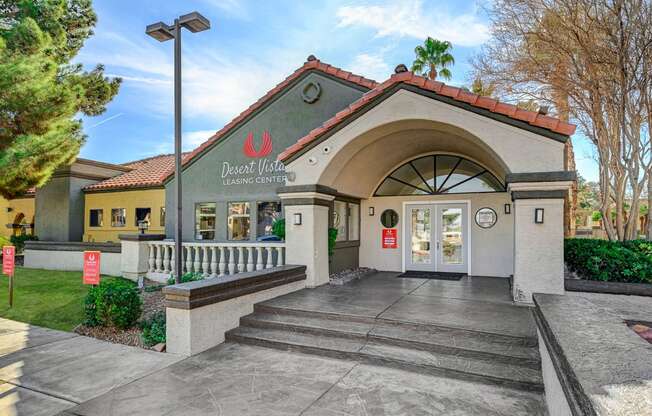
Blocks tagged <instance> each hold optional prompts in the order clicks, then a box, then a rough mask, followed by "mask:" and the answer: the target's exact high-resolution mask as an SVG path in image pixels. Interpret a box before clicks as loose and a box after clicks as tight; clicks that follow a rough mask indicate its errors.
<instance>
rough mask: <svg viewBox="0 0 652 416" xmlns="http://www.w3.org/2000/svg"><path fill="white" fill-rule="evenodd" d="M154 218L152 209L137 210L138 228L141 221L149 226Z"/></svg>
mask: <svg viewBox="0 0 652 416" xmlns="http://www.w3.org/2000/svg"><path fill="white" fill-rule="evenodd" d="M151 217H152V209H151V208H136V224H135V225H136V226H138V224H140V222H141V221H143V222H146V223H147V224H148V226H149V223H150V218H151Z"/></svg>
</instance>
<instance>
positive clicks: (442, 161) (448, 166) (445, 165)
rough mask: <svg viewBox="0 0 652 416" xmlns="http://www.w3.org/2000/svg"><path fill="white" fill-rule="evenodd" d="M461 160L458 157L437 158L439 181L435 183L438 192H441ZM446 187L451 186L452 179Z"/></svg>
mask: <svg viewBox="0 0 652 416" xmlns="http://www.w3.org/2000/svg"><path fill="white" fill-rule="evenodd" d="M459 160H460V158H459V157H456V156H437V165H436V166H437V180H436V181H435V182H436V185H437V190H440V189H439V188H441V186H442V184H443V183H444V181H446V178H447V177H448V175H449V174H450V173H451V171H452V170H453V168H454V167H455V165H457V162H458V161H459ZM445 186H446V187H448V186H450V179H449V180H448V181H446V184H445Z"/></svg>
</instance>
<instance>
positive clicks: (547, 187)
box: [507, 181, 573, 191]
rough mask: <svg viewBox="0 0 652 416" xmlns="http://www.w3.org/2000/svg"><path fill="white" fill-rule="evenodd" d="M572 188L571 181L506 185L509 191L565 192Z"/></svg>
mask: <svg viewBox="0 0 652 416" xmlns="http://www.w3.org/2000/svg"><path fill="white" fill-rule="evenodd" d="M572 186H573V182H572V181H563V182H513V183H510V184H509V185H507V190H509V191H559V190H562V191H566V190H568V189H571V187H572Z"/></svg>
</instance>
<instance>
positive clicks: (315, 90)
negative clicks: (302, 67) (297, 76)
mask: <svg viewBox="0 0 652 416" xmlns="http://www.w3.org/2000/svg"><path fill="white" fill-rule="evenodd" d="M319 97H321V85H319V83H318V82H312V81H310V82H307V83H306V84H305V85H304V86H303V88H302V89H301V98H302V99H303V101H304V102H306V103H308V104H312V103H314V102H315V101H317V100H319Z"/></svg>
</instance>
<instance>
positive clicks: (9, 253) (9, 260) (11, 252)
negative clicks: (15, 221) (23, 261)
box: [2, 246, 16, 276]
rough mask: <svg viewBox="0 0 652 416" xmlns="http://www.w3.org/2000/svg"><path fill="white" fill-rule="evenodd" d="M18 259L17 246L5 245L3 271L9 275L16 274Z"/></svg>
mask: <svg viewBox="0 0 652 416" xmlns="http://www.w3.org/2000/svg"><path fill="white" fill-rule="evenodd" d="M15 259H16V247H14V246H4V247H2V273H3V274H6V275H7V276H13V275H14V268H15Z"/></svg>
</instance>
